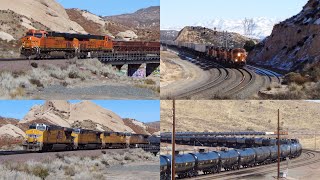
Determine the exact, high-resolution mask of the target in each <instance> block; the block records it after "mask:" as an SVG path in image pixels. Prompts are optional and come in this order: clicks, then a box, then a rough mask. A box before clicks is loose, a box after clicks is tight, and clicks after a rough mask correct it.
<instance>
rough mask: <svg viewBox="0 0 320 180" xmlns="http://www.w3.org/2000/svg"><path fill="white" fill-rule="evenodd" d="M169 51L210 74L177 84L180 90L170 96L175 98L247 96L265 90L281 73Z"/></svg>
mask: <svg viewBox="0 0 320 180" xmlns="http://www.w3.org/2000/svg"><path fill="white" fill-rule="evenodd" d="M169 51H171V52H173V53H175V54H179V56H182V57H185V59H186V60H187V61H189V62H190V63H192V64H193V66H200V67H201V68H202V69H203V71H206V72H207V73H208V74H209V76H210V77H211V78H208V79H207V80H206V82H204V83H202V84H201V85H197V86H193V87H190V86H189V87H186V86H180V87H179V88H180V89H181V90H180V91H181V92H183V93H175V95H174V96H172V98H175V99H248V98H251V97H252V96H253V95H254V94H258V92H259V91H260V90H262V89H266V88H267V87H268V86H269V85H270V84H271V83H281V78H280V76H281V75H279V74H277V73H274V72H272V71H270V70H267V69H263V68H258V67H254V66H251V65H247V66H246V67H244V68H226V67H223V66H221V65H219V64H217V63H215V62H212V61H209V60H205V59H198V58H195V57H194V56H193V55H191V54H187V53H185V52H180V53H179V52H177V50H169ZM199 81H200V80H199ZM176 86H177V85H176ZM178 86H179V85H178ZM169 88H170V87H167V89H169ZM176 88H177V87H176Z"/></svg>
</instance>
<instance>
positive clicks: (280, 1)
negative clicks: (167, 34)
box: [160, 0, 308, 26]
mask: <svg viewBox="0 0 320 180" xmlns="http://www.w3.org/2000/svg"><path fill="white" fill-rule="evenodd" d="M307 2H308V0H161V14H160V16H161V25H164V26H181V25H193V24H195V23H197V22H203V21H209V20H212V19H220V18H221V19H239V18H240V19H243V18H245V17H247V18H252V17H269V18H275V19H283V20H284V19H286V18H289V17H291V16H293V15H295V14H297V13H299V12H300V11H301V10H302V7H303V6H304V5H305V4H306V3H307Z"/></svg>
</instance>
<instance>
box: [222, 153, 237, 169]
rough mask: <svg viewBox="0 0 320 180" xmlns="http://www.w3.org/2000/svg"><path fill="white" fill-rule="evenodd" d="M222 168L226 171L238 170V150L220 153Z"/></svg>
mask: <svg viewBox="0 0 320 180" xmlns="http://www.w3.org/2000/svg"><path fill="white" fill-rule="evenodd" d="M220 160H221V167H222V168H223V169H224V170H226V171H229V170H234V169H237V168H238V160H239V154H238V152H237V151H236V150H229V151H220Z"/></svg>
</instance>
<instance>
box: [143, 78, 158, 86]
mask: <svg viewBox="0 0 320 180" xmlns="http://www.w3.org/2000/svg"><path fill="white" fill-rule="evenodd" d="M144 83H145V84H148V85H154V84H156V82H155V81H154V80H152V79H146V80H145V81H144Z"/></svg>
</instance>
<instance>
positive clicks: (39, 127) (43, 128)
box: [37, 125, 46, 131]
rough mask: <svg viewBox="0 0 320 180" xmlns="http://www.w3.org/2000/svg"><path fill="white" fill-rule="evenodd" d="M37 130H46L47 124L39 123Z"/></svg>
mask: <svg viewBox="0 0 320 180" xmlns="http://www.w3.org/2000/svg"><path fill="white" fill-rule="evenodd" d="M37 130H40V131H45V130H46V126H44V125H37Z"/></svg>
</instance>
